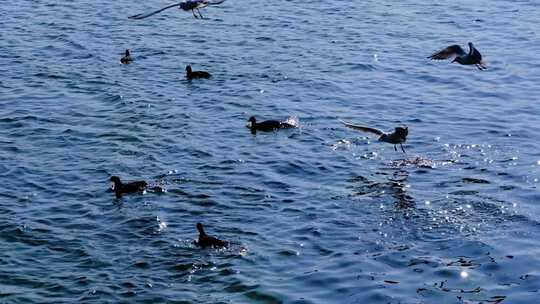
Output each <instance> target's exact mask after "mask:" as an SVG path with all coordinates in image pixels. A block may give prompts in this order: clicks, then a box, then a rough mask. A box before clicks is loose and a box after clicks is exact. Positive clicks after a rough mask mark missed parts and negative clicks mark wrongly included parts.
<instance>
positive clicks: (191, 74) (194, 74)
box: [186, 65, 212, 80]
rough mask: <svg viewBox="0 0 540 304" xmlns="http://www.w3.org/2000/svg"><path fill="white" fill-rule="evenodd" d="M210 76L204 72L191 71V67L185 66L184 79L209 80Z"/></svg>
mask: <svg viewBox="0 0 540 304" xmlns="http://www.w3.org/2000/svg"><path fill="white" fill-rule="evenodd" d="M211 76H212V75H210V73H208V72H205V71H193V70H192V69H191V65H188V66H186V78H187V79H190V80H191V79H195V78H210V77H211Z"/></svg>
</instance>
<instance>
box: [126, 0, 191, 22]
mask: <svg viewBox="0 0 540 304" xmlns="http://www.w3.org/2000/svg"><path fill="white" fill-rule="evenodd" d="M180 4H181V3H175V4H171V5H169V6H166V7H164V8H162V9H158V10H157V11H153V12H150V13H146V14H137V15H133V16H129V17H128V18H129V19H137V20H139V19H144V18H146V17H150V16H152V15H155V14H158V13H161V12H162V11H164V10H167V9H169V8H172V7H175V6H180Z"/></svg>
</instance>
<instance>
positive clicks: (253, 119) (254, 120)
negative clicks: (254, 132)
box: [247, 116, 257, 127]
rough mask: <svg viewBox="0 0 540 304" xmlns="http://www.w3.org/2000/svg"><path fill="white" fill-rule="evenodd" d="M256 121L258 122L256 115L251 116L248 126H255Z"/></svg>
mask: <svg viewBox="0 0 540 304" xmlns="http://www.w3.org/2000/svg"><path fill="white" fill-rule="evenodd" d="M256 123H257V120H256V119H255V116H251V117H250V118H249V119H248V124H247V126H248V127H254V126H255V124H256Z"/></svg>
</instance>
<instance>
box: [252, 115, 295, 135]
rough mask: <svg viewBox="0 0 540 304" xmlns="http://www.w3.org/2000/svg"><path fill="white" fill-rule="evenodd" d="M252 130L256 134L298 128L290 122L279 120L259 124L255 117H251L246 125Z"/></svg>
mask: <svg viewBox="0 0 540 304" xmlns="http://www.w3.org/2000/svg"><path fill="white" fill-rule="evenodd" d="M246 127H248V128H249V129H250V130H251V133H252V134H256V133H257V131H263V132H271V131H275V130H278V129H291V128H296V126H295V125H293V124H290V123H288V122H283V121H278V120H265V121H262V122H257V119H255V116H251V117H250V118H249V119H248V124H247V125H246Z"/></svg>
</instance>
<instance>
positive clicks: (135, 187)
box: [110, 176, 148, 198]
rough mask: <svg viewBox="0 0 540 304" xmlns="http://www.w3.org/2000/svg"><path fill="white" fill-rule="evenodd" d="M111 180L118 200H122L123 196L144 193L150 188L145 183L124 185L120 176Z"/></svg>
mask: <svg viewBox="0 0 540 304" xmlns="http://www.w3.org/2000/svg"><path fill="white" fill-rule="evenodd" d="M110 180H111V182H112V185H111V189H112V190H113V191H114V193H115V194H116V197H117V198H121V197H122V194H127V193H135V192H142V191H144V190H146V187H147V186H148V184H147V183H146V182H145V181H134V182H129V183H125V184H124V183H122V181H121V180H120V178H119V177H118V176H112V177H111V179H110Z"/></svg>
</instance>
